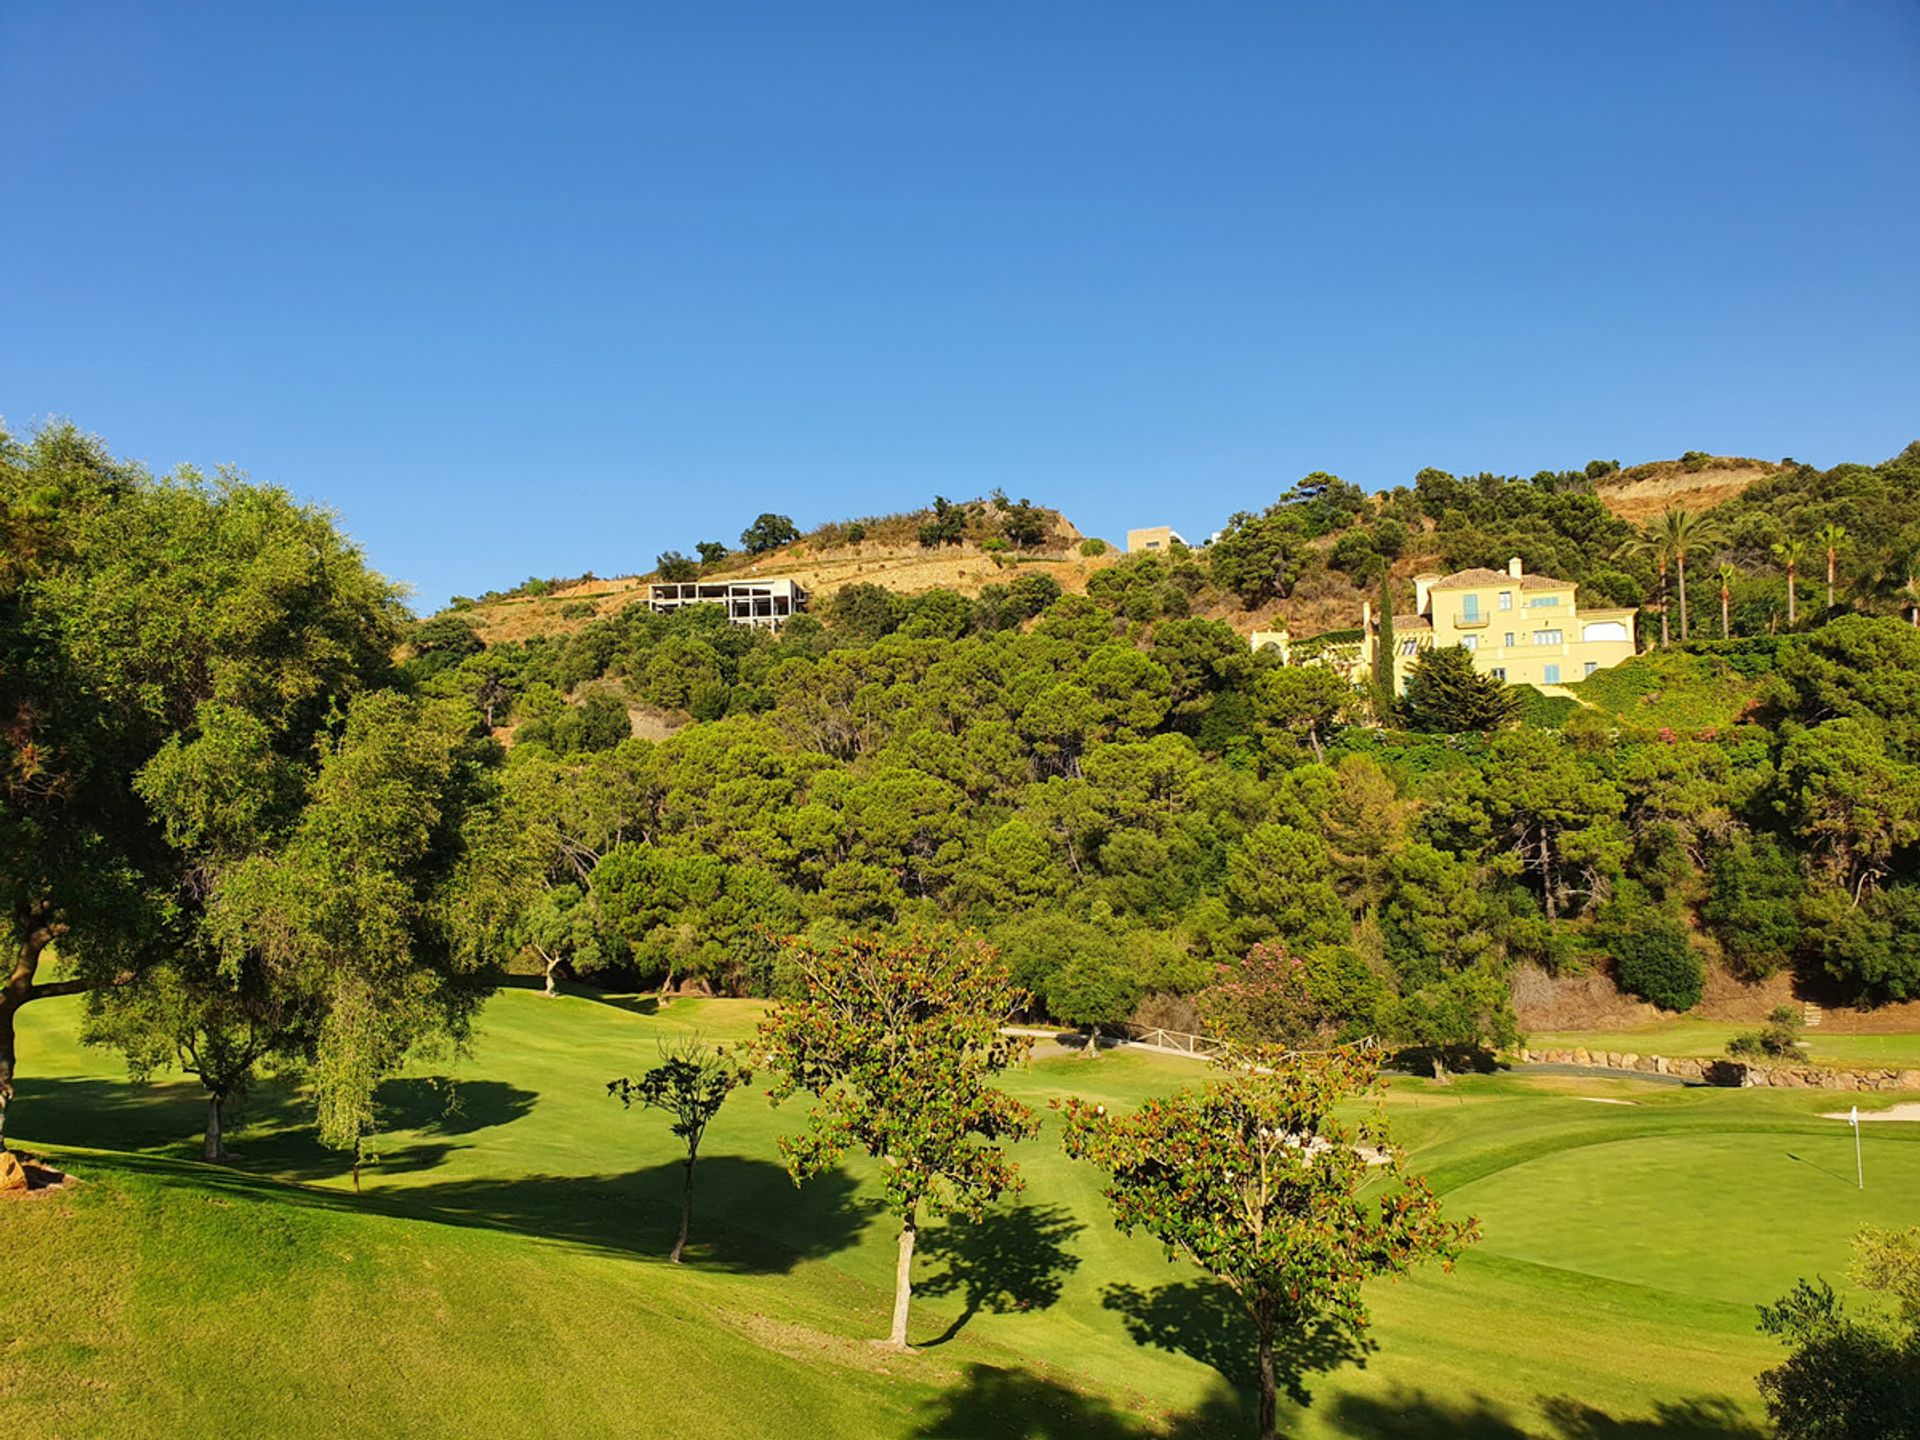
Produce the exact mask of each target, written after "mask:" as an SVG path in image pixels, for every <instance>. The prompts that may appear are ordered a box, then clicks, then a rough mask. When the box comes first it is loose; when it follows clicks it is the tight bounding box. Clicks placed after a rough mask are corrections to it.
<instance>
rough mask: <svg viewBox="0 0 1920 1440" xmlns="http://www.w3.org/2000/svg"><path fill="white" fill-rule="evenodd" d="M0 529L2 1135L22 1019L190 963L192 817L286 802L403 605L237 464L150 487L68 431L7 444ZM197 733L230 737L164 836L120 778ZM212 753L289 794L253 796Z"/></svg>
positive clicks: (130, 780)
mask: <svg viewBox="0 0 1920 1440" xmlns="http://www.w3.org/2000/svg"><path fill="white" fill-rule="evenodd" d="M0 532H3V533H4V538H5V540H6V545H5V547H4V548H5V557H4V560H3V561H0V715H4V716H5V717H6V719H5V723H4V725H3V726H0V853H4V854H5V856H6V863H5V864H4V865H3V866H0V954H4V961H3V962H0V1145H3V1144H4V1139H5V1124H6V1118H7V1111H8V1108H9V1103H10V1101H11V1099H12V1096H13V1091H14V1080H15V1072H16V1066H17V1053H16V1042H15V1022H16V1018H17V1016H18V1013H19V1011H20V1010H21V1009H22V1007H24V1006H25V1005H28V1004H31V1003H33V1002H34V1001H36V1000H39V999H43V998H46V997H48V996H54V995H71V994H77V993H83V992H94V991H98V990H100V989H101V988H103V987H107V986H114V985H120V984H129V983H132V982H133V981H135V980H136V979H138V978H139V977H141V976H142V975H144V974H146V973H148V972H149V971H150V970H151V969H152V968H153V967H154V966H156V965H163V964H167V963H170V962H171V961H172V960H173V959H175V958H176V957H180V956H183V955H199V954H201V953H203V950H204V941H203V938H202V929H203V924H204V918H205V911H206V901H207V895H208V893H209V883H210V880H211V878H212V877H213V875H214V873H215V871H216V869H218V868H219V867H220V866H221V865H224V864H225V862H226V859H227V858H230V857H228V856H225V855H223V856H220V857H214V856H213V855H211V854H210V853H209V848H208V847H209V845H211V843H212V842H211V841H208V842H206V843H204V844H203V843H202V840H201V838H200V834H199V831H197V830H195V829H194V828H193V827H194V825H195V824H200V825H204V826H214V825H215V824H216V822H217V823H222V824H225V823H231V825H233V826H239V825H240V823H241V821H242V819H243V818H244V817H245V816H246V815H247V814H248V813H250V811H252V810H254V809H257V808H258V807H260V806H264V805H268V804H270V803H271V802H273V801H274V799H275V797H276V796H281V797H284V795H285V794H286V793H287V790H288V789H291V790H293V791H296V792H297V790H298V788H299V781H298V780H297V779H294V778H292V777H294V776H296V775H297V774H298V773H299V772H301V771H303V770H305V771H310V770H311V767H312V764H313V757H314V755H315V753H316V746H324V744H325V743H326V741H327V740H328V739H329V737H330V733H331V730H332V727H333V726H334V725H335V724H336V723H337V716H338V714H339V712H340V711H341V710H342V709H343V708H345V707H347V706H348V705H349V704H350V703H351V702H352V701H353V700H354V699H355V698H356V697H358V696H360V695H362V694H363V693H365V692H366V691H368V690H369V689H372V688H375V687H378V686H380V685H383V684H385V683H388V681H389V680H390V679H391V678H392V673H393V671H392V655H393V652H394V650H395V648H396V647H397V645H398V644H399V641H400V637H401V635H402V633H403V628H404V624H405V614H404V611H403V609H402V607H401V605H400V602H399V596H398V592H397V591H396V590H395V589H394V587H393V586H391V585H390V584H388V583H387V582H386V581H385V580H383V579H381V578H380V577H379V576H378V575H375V574H373V573H372V572H371V571H370V570H368V569H367V568H366V565H365V563H364V560H363V558H362V557H361V556H360V554H359V552H358V551H357V550H355V549H354V547H353V546H352V545H351V544H350V543H349V542H348V541H347V540H346V539H345V538H344V537H343V536H342V535H341V534H340V533H339V531H338V530H336V529H335V528H334V525H333V523H332V521H331V519H330V518H329V517H328V516H326V515H325V514H324V513H322V512H320V511H318V510H314V509H311V508H309V507H305V506H301V505H298V504H296V503H295V502H294V501H293V500H291V499H290V498H289V497H288V496H287V495H286V494H285V493H284V492H282V491H279V490H275V489H271V488H268V487H264V486H256V485H252V484H249V483H247V482H245V481H244V480H243V479H242V478H241V477H239V476H238V475H233V474H224V473H223V474H222V475H221V476H220V477H219V478H218V479H217V480H216V481H213V482H209V481H207V480H206V479H204V478H203V477H201V476H200V475H198V474H197V473H196V472H193V471H191V470H183V471H181V472H179V473H178V474H177V475H175V476H173V477H171V478H169V479H167V480H163V481H156V480H153V479H152V478H150V477H149V476H147V475H146V474H145V473H144V472H142V471H140V470H138V469H137V468H136V467H133V466H130V465H126V464H123V463H121V462H119V461H116V460H114V459H113V458H112V456H111V455H110V454H109V453H108V452H107V450H106V448H105V446H104V445H103V444H101V443H100V442H99V441H97V440H94V439H92V438H90V437H86V436H83V435H81V434H79V433H78V432H77V431H75V430H74V429H72V427H70V426H55V427H50V428H48V429H46V430H43V431H41V432H39V433H38V434H37V435H35V436H34V437H32V438H31V439H30V440H28V441H25V442H22V441H18V440H16V439H14V438H13V437H12V436H10V435H7V434H5V433H4V432H0ZM203 726H205V727H209V728H214V729H221V730H223V731H224V732H225V734H226V738H225V739H223V740H222V741H221V742H220V744H219V745H210V746H209V747H206V748H202V749H198V750H196V751H195V752H194V753H195V754H196V755H197V756H198V757H199V759H198V761H196V764H197V765H198V772H197V773H200V774H201V776H202V778H201V779H191V778H190V777H189V776H188V774H187V771H188V770H191V769H193V768H194V767H192V766H187V767H184V768H183V769H182V771H181V773H180V774H179V775H177V776H176V777H175V778H176V779H177V780H178V781H179V787H180V789H181V792H182V798H181V805H182V812H183V813H182V815H181V816H179V817H176V818H177V819H178V820H179V822H180V827H176V828H174V829H173V830H171V831H170V830H169V828H168V826H167V825H164V824H163V823H161V820H160V818H159V817H158V816H156V815H155V814H154V813H153V811H152V809H151V808H150V806H151V804H152V803H153V802H151V801H150V800H149V798H148V797H147V796H146V795H143V794H142V793H141V791H140V789H139V788H138V785H137V777H139V776H140V775H141V774H142V773H143V771H145V769H146V768H147V767H148V766H149V765H150V764H151V763H152V762H154V760H155V758H156V756H158V755H159V754H160V752H162V751H163V750H165V749H167V748H168V747H169V746H170V745H171V744H173V743H174V742H176V741H178V742H179V743H180V744H182V745H188V744H191V743H192V742H193V741H194V740H195V739H196V738H197V737H198V735H199V734H200V732H201V730H202V728H203ZM243 730H244V731H245V734H244V736H243V735H242V731H243ZM222 747H226V750H232V751H233V754H234V756H238V755H239V754H240V752H242V751H244V752H245V754H246V755H248V756H251V757H253V758H254V759H262V757H265V759H264V760H262V763H263V764H265V768H266V769H267V770H269V771H271V772H272V773H273V774H275V775H284V776H286V777H289V784H288V785H286V786H281V787H279V788H276V787H275V786H273V785H267V786H265V787H264V788H261V789H260V790H259V791H258V792H257V793H252V794H249V793H247V792H248V790H249V785H248V784H247V783H245V782H243V781H238V780H237V779H236V774H235V772H234V771H233V768H232V766H224V767H223V764H221V763H216V762H217V761H220V760H221V757H222V755H223V754H225V750H223V749H222ZM229 758H233V757H229ZM267 761H270V762H271V763H266V762H267ZM222 777H224V778H222ZM188 791H196V792H197V794H195V795H193V796H188V795H187V794H186V792H188ZM195 815H198V816H199V817H200V818H199V819H198V820H195V819H194V816H195ZM222 817H225V819H222ZM256 818H258V817H256ZM284 819H285V817H284V816H280V817H278V818H276V819H275V820H273V821H272V822H271V823H267V822H264V821H263V822H262V824H263V825H264V830H263V829H261V827H256V832H257V833H256V834H255V835H254V836H252V837H250V838H248V840H247V843H252V840H253V839H255V838H258V835H259V834H264V833H265V832H266V831H268V830H271V828H272V824H278V823H284ZM181 827H183V828H181ZM56 949H57V952H58V955H59V958H60V962H61V965H62V967H63V971H64V973H63V974H62V975H61V976H60V977H59V978H57V979H54V978H50V977H49V976H47V975H46V974H45V973H43V967H44V966H45V964H46V962H47V959H48V957H49V956H50V955H51V954H52V953H54V951H55V950H56ZM114 1033H116V1034H120V1033H124V1032H122V1031H120V1030H119V1029H118V1028H117V1027H116V1029H115V1031H114Z"/></svg>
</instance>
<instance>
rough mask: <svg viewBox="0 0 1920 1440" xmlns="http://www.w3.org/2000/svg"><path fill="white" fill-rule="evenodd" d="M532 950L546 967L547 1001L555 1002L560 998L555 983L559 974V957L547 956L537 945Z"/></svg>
mask: <svg viewBox="0 0 1920 1440" xmlns="http://www.w3.org/2000/svg"><path fill="white" fill-rule="evenodd" d="M533 948H534V951H535V953H536V954H538V955H539V956H540V959H541V960H542V961H543V962H545V964H546V967H547V989H546V996H547V999H549V1000H557V999H558V998H559V996H560V987H559V985H558V984H557V983H556V977H557V976H558V975H559V973H560V957H559V956H558V955H549V954H547V952H546V951H544V950H542V949H540V947H539V946H538V945H536V946H534V947H533Z"/></svg>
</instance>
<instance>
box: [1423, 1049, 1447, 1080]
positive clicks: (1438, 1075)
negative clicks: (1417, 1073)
mask: <svg viewBox="0 0 1920 1440" xmlns="http://www.w3.org/2000/svg"><path fill="white" fill-rule="evenodd" d="M1427 1060H1428V1062H1429V1063H1430V1064H1431V1065H1432V1066H1433V1078H1434V1083H1436V1084H1439V1085H1444V1084H1446V1083H1447V1057H1446V1056H1444V1055H1442V1054H1441V1053H1440V1052H1439V1051H1438V1050H1435V1051H1433V1052H1432V1053H1431V1054H1430V1055H1428V1056H1427Z"/></svg>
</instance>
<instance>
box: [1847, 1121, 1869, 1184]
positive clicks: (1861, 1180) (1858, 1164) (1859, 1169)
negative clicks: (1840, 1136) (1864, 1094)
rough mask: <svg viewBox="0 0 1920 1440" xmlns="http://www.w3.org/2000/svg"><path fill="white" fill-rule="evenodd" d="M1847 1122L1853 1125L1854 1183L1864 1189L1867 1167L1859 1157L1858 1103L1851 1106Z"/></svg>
mask: <svg viewBox="0 0 1920 1440" xmlns="http://www.w3.org/2000/svg"><path fill="white" fill-rule="evenodd" d="M1847 1123H1848V1124H1850V1125H1852V1126H1853V1177H1854V1183H1855V1184H1856V1185H1858V1186H1859V1187H1860V1188H1861V1189H1862V1190H1864V1189H1866V1188H1867V1169H1866V1165H1865V1164H1864V1163H1863V1162H1862V1161H1861V1159H1860V1107H1859V1106H1858V1105H1855V1106H1854V1107H1853V1113H1852V1114H1851V1115H1849V1116H1848V1117H1847Z"/></svg>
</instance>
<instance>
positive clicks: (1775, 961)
mask: <svg viewBox="0 0 1920 1440" xmlns="http://www.w3.org/2000/svg"><path fill="white" fill-rule="evenodd" d="M1805 889H1806V880H1805V877H1803V876H1802V875H1801V873H1800V866H1799V863H1798V861H1797V860H1796V859H1795V858H1794V856H1793V855H1792V853H1791V852H1790V851H1788V850H1787V848H1786V847H1785V846H1784V845H1782V844H1781V843H1780V842H1779V841H1778V840H1777V839H1775V838H1774V837H1773V836H1771V835H1756V836H1754V837H1752V838H1751V839H1748V838H1745V837H1742V838H1739V839H1736V840H1735V841H1734V842H1733V843H1732V844H1731V845H1729V846H1727V847H1726V848H1724V849H1722V850H1720V851H1718V852H1716V853H1715V855H1714V858H1713V865H1712V869H1711V870H1710V872H1709V888H1708V891H1707V897H1706V900H1705V901H1704V902H1703V903H1702V905H1701V907H1700V915H1701V918H1702V919H1703V920H1705V921H1706V923H1707V926H1708V928H1709V929H1710V930H1711V932H1712V934H1713V937H1714V939H1716V940H1717V941H1719V942H1720V948H1721V950H1722V951H1724V952H1725V954H1726V956H1727V958H1728V959H1729V960H1731V961H1732V962H1733V966H1734V969H1735V970H1736V972H1737V973H1739V974H1741V975H1743V976H1745V977H1746V978H1748V979H1751V980H1764V979H1766V978H1767V977H1768V976H1769V975H1772V974H1773V973H1774V972H1775V971H1776V970H1778V969H1779V968H1780V967H1781V966H1782V965H1786V964H1790V963H1791V962H1792V960H1793V957H1794V955H1795V954H1796V953H1797V952H1798V950H1799V948H1800V918H1799V914H1798V905H1799V900H1800V897H1801V895H1802V893H1803V892H1804V891H1805Z"/></svg>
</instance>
